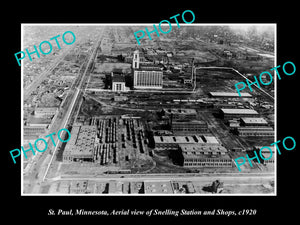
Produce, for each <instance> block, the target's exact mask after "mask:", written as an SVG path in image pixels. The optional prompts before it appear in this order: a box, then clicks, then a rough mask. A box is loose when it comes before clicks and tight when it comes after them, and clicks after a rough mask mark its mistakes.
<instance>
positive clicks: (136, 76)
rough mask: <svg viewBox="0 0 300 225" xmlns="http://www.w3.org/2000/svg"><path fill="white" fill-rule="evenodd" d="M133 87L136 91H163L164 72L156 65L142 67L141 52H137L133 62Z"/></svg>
mask: <svg viewBox="0 0 300 225" xmlns="http://www.w3.org/2000/svg"><path fill="white" fill-rule="evenodd" d="M132 69H133V87H134V88H136V89H161V88H162V87H163V72H162V71H161V69H160V68H159V67H157V66H156V65H147V66H142V67H141V65H140V56H139V51H138V50H136V51H135V52H134V54H133V60H132Z"/></svg>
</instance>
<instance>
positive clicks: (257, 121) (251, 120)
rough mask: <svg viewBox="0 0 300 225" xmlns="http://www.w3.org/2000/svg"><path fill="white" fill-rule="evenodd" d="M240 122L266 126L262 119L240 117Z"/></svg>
mask: <svg viewBox="0 0 300 225" xmlns="http://www.w3.org/2000/svg"><path fill="white" fill-rule="evenodd" d="M241 121H243V122H244V123H245V124H268V122H267V121H266V120H265V119H264V118H262V117H242V118H241Z"/></svg>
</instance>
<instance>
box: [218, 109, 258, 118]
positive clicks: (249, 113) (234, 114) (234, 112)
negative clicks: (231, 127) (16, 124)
mask: <svg viewBox="0 0 300 225" xmlns="http://www.w3.org/2000/svg"><path fill="white" fill-rule="evenodd" d="M220 115H221V118H222V119H224V120H230V119H233V118H241V117H257V116H259V114H258V112H257V111H255V110H254V109H224V108H221V109H220Z"/></svg>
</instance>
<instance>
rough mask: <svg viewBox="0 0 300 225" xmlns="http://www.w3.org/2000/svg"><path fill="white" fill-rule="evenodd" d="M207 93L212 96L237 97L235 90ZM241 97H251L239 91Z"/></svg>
mask: <svg viewBox="0 0 300 225" xmlns="http://www.w3.org/2000/svg"><path fill="white" fill-rule="evenodd" d="M209 94H210V95H211V96H212V97H233V98H239V97H240V96H239V94H238V93H237V92H209ZM240 94H241V97H248V98H250V97H252V95H251V94H249V93H247V92H244V93H240Z"/></svg>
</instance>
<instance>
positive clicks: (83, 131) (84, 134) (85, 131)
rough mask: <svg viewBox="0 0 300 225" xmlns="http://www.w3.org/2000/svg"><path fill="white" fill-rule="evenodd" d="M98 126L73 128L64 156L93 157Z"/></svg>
mask: <svg viewBox="0 0 300 225" xmlns="http://www.w3.org/2000/svg"><path fill="white" fill-rule="evenodd" d="M95 138H96V126H89V125H84V126H73V128H72V131H71V138H70V140H69V141H68V143H67V146H66V148H65V151H64V154H69V155H93V150H94V142H95Z"/></svg>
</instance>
